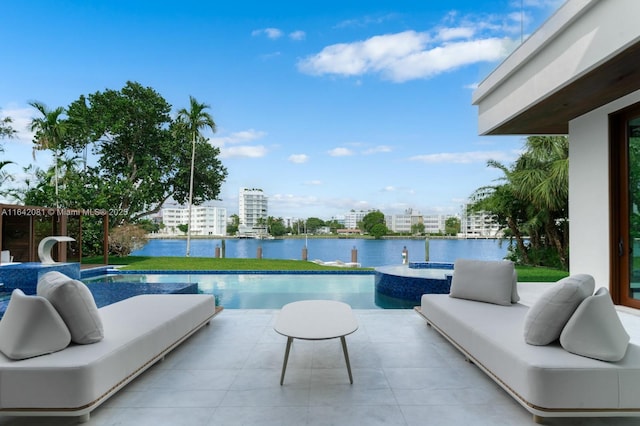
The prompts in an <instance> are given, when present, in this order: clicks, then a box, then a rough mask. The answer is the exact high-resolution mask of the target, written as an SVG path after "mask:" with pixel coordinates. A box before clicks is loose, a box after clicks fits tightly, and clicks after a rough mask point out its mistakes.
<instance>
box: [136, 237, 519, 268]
mask: <svg viewBox="0 0 640 426" xmlns="http://www.w3.org/2000/svg"><path fill="white" fill-rule="evenodd" d="M305 246H306V248H307V259H308V260H321V261H324V262H329V261H336V260H338V261H342V262H351V260H352V254H353V253H354V250H355V254H356V255H357V262H359V263H360V264H361V266H363V267H377V266H385V265H399V264H401V263H402V251H403V249H404V248H406V249H407V252H408V260H409V261H410V262H421V261H425V260H427V253H428V260H429V261H431V262H451V263H452V262H454V261H455V260H456V259H460V258H464V259H478V260H502V259H504V257H505V256H506V255H507V247H508V242H507V241H501V240H496V239H429V240H426V239H408V238H407V239H388V240H386V239H384V240H371V239H351V238H349V239H336V238H309V239H307V240H305V239H303V238H300V239H298V238H285V239H275V240H256V239H233V238H230V239H226V240H225V257H227V258H247V259H249V258H253V259H255V258H256V257H257V255H258V251H259V249H260V250H261V251H262V257H263V258H264V259H294V260H300V259H302V251H303V249H304V248H305ZM186 247H187V242H186V239H151V240H149V242H148V243H147V244H146V245H145V246H144V247H143V248H142V249H140V250H136V251H134V252H132V253H131V255H133V256H185V253H186ZM216 247H217V248H221V247H222V240H221V239H192V240H191V256H192V257H214V256H215V253H216Z"/></svg>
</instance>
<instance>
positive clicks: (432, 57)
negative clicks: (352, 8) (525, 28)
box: [297, 12, 526, 82]
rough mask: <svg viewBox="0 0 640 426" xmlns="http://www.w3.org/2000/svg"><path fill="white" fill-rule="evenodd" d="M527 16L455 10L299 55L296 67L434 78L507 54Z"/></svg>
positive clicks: (326, 72) (386, 76)
mask: <svg viewBox="0 0 640 426" xmlns="http://www.w3.org/2000/svg"><path fill="white" fill-rule="evenodd" d="M523 16H524V15H521V14H520V13H517V14H516V13H513V14H503V15H497V14H496V15H488V14H485V15H483V16H459V15H458V14H457V13H456V12H452V13H450V14H448V15H447V16H445V17H444V18H443V22H444V25H439V26H437V27H434V28H432V29H430V30H426V31H415V30H407V31H403V32H399V33H391V34H381V35H375V36H373V37H370V38H368V39H365V40H359V41H352V42H346V43H338V44H332V45H329V46H325V47H324V48H323V49H322V50H320V51H319V52H317V53H315V54H312V55H309V56H306V57H304V58H302V59H300V60H299V61H298V63H297V66H298V70H299V71H300V72H303V73H306V74H310V75H318V76H322V75H338V76H343V77H359V76H363V75H368V74H374V75H379V76H381V77H382V78H384V79H387V80H390V81H393V82H405V81H408V80H415V79H425V78H430V77H433V76H436V75H438V74H441V73H445V72H448V71H451V70H454V69H457V68H460V67H464V66H468V65H471V64H476V63H480V62H497V61H499V60H501V59H503V58H504V57H506V56H507V55H508V54H509V53H510V52H511V51H512V50H513V49H514V48H515V47H516V46H517V44H518V43H519V39H520V34H519V33H520V20H521V19H524V18H526V16H524V18H523ZM516 24H517V25H516ZM505 34H510V35H512V37H513V38H511V37H506V36H505ZM516 34H517V35H518V36H517V37H516Z"/></svg>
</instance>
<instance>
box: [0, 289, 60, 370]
mask: <svg viewBox="0 0 640 426" xmlns="http://www.w3.org/2000/svg"><path fill="white" fill-rule="evenodd" d="M70 341H71V335H70V333H69V329H68V328H67V326H66V325H65V323H64V321H63V320H62V318H61V317H60V314H58V312H57V311H56V309H55V308H54V307H53V306H52V305H51V303H50V302H49V301H48V300H47V299H45V298H44V297H39V296H27V295H25V294H24V293H23V292H22V290H20V289H15V290H13V292H12V293H11V299H10V300H9V305H8V306H7V309H6V311H5V313H4V316H3V317H2V320H0V351H2V353H3V354H5V355H6V356H7V357H8V358H11V359H15V360H18V359H25V358H32V357H35V356H39V355H44V354H48V353H51V352H56V351H59V350H62V349H64V348H66V347H67V346H68V345H69V342H70Z"/></svg>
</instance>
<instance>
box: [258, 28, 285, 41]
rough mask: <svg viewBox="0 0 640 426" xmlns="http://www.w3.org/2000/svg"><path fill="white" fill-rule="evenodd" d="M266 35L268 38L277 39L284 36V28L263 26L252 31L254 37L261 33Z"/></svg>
mask: <svg viewBox="0 0 640 426" xmlns="http://www.w3.org/2000/svg"><path fill="white" fill-rule="evenodd" d="M263 34H264V35H266V36H267V37H268V38H270V39H271V40H276V39H278V38H280V37H282V34H283V33H282V30H280V29H278V28H262V29H259V30H253V31H252V32H251V35H252V36H254V37H257V36H260V35H263Z"/></svg>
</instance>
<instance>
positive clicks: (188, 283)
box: [83, 273, 413, 309]
mask: <svg viewBox="0 0 640 426" xmlns="http://www.w3.org/2000/svg"><path fill="white" fill-rule="evenodd" d="M374 281H375V279H374V275H373V273H364V274H363V273H361V274H353V273H351V274H347V273H323V274H309V273H305V274H299V273H298V274H286V273H230V274H224V273H215V274H207V273H171V274H167V273H109V274H106V275H101V276H97V277H91V278H83V282H84V283H86V284H87V286H88V287H89V289H91V292H92V293H93V295H94V297H95V299H96V303H97V304H98V306H104V305H106V304H109V303H113V302H115V301H117V300H121V299H124V298H126V297H131V296H132V295H134V294H139V293H144V292H151V293H160V292H169V291H168V289H169V287H171V286H175V287H176V289H177V291H178V292H196V291H197V292H198V293H203V294H212V295H214V296H215V297H216V299H217V301H218V303H219V304H220V305H222V306H224V307H225V308H230V309H280V308H282V306H284V305H285V304H287V303H290V302H295V301H298V300H309V299H330V300H337V301H341V302H345V303H348V304H349V305H351V307H352V308H354V309H396V308H411V307H413V304H410V306H409V305H407V302H406V301H402V300H396V299H393V298H390V297H387V296H385V295H382V294H378V293H377V292H376V291H375V283H374ZM114 299H115V300H114Z"/></svg>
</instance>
